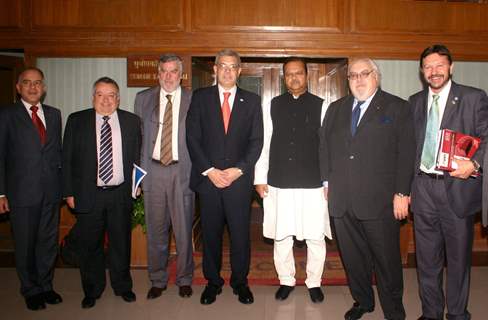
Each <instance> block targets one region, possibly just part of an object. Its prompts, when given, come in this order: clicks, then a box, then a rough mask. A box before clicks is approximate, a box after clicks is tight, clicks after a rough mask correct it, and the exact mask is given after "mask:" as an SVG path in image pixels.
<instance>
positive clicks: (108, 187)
mask: <svg viewBox="0 0 488 320" xmlns="http://www.w3.org/2000/svg"><path fill="white" fill-rule="evenodd" d="M120 186H121V184H119V185H117V186H97V190H100V191H110V190H115V189H117V188H118V187H120Z"/></svg>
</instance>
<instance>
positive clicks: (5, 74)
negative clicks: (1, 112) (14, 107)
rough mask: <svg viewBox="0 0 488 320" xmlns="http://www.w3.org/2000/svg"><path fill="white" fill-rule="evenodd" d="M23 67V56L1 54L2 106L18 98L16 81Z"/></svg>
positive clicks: (0, 87) (0, 92) (0, 90)
mask: <svg viewBox="0 0 488 320" xmlns="http://www.w3.org/2000/svg"><path fill="white" fill-rule="evenodd" d="M23 67H24V59H23V58H20V57H11V56H2V55H0V106H5V105H8V104H11V103H13V102H15V100H16V99H17V91H16V89H15V83H16V82H17V76H18V75H19V73H20V72H21V70H22V68H23Z"/></svg>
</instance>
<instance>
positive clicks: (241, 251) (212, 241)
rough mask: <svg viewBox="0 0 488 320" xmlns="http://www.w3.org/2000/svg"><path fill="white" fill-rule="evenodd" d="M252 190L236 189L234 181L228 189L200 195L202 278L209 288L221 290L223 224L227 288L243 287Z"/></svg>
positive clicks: (248, 253)
mask: <svg viewBox="0 0 488 320" xmlns="http://www.w3.org/2000/svg"><path fill="white" fill-rule="evenodd" d="M251 196H252V186H251V185H249V186H247V185H246V186H242V185H240V186H239V183H238V182H237V181H235V182H234V184H233V185H231V186H230V187H228V188H225V189H218V188H216V187H213V186H212V188H211V190H210V191H209V192H206V193H204V194H200V212H201V222H202V238H203V263H202V264H203V266H202V267H203V274H204V276H205V279H207V281H208V284H209V285H214V286H218V287H221V286H222V285H223V284H224V279H223V278H222V277H221V276H220V270H221V268H222V236H223V232H224V226H225V224H227V227H228V229H229V236H230V264H231V270H232V274H231V278H230V285H231V286H232V287H233V288H237V287H238V286H241V285H247V275H248V273H249V262H250V240H249V224H250V221H249V219H250V210H251Z"/></svg>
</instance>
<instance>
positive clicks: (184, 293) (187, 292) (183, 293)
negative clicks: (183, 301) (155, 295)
mask: <svg viewBox="0 0 488 320" xmlns="http://www.w3.org/2000/svg"><path fill="white" fill-rule="evenodd" d="M178 294H179V295H180V297H182V298H189V297H191V295H192V294H193V290H192V288H191V287H190V286H181V287H180V288H179V290H178Z"/></svg>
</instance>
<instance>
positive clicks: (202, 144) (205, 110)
mask: <svg viewBox="0 0 488 320" xmlns="http://www.w3.org/2000/svg"><path fill="white" fill-rule="evenodd" d="M240 62H241V61H240V57H239V55H238V54H237V52H235V51H232V50H228V49H226V50H222V51H220V52H219V53H217V56H216V58H215V65H214V72H215V75H216V77H217V79H216V80H217V85H215V86H212V87H208V88H202V89H199V90H196V91H195V92H194V93H193V96H192V101H191V104H190V109H189V111H188V115H187V118H186V128H187V143H188V151H189V153H190V158H191V160H192V172H191V178H190V187H191V188H192V189H193V190H194V191H195V192H197V193H198V194H199V196H200V198H199V200H200V217H201V222H202V236H203V274H204V276H205V279H207V281H208V284H207V286H206V287H205V290H204V291H203V293H202V296H201V299H200V302H201V303H202V304H211V303H213V302H214V301H215V299H216V297H217V295H218V294H220V293H221V291H222V286H223V284H224V279H222V277H221V276H220V270H221V267H222V235H223V231H224V225H225V224H227V227H228V230H229V236H230V246H231V247H230V262H231V270H232V275H231V279H230V285H231V287H232V288H233V292H234V294H237V295H238V298H239V301H240V302H241V303H244V304H250V303H253V302H254V297H253V295H252V292H251V291H250V289H249V286H248V284H247V275H248V273H249V260H250V246H249V244H250V243H249V223H250V221H249V219H250V216H249V215H250V209H251V208H250V204H251V198H252V185H253V176H254V165H255V163H256V161H257V159H258V157H259V154H260V152H261V148H262V146H263V120H262V111H261V101H260V97H259V96H257V95H255V94H254V93H251V92H248V91H245V90H242V89H240V88H238V87H237V85H236V83H237V79H238V77H239V74H240V72H241V67H240Z"/></svg>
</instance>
